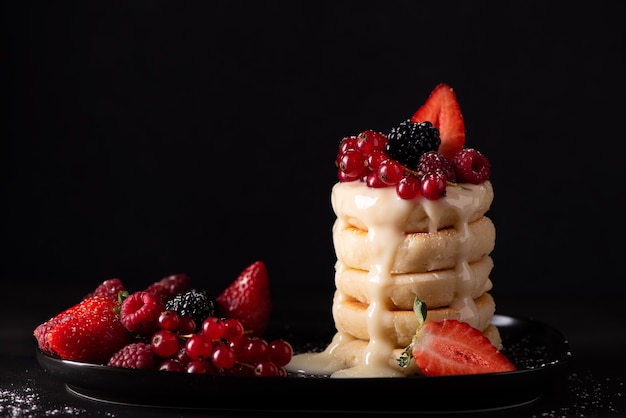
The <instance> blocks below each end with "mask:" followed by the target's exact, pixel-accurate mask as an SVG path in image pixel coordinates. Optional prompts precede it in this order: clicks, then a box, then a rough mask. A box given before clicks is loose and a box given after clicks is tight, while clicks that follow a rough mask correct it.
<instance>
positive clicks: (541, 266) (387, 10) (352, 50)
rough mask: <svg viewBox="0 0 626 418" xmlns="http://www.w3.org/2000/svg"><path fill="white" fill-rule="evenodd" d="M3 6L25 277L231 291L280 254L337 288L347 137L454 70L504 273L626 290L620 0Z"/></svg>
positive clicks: (12, 223) (11, 171)
mask: <svg viewBox="0 0 626 418" xmlns="http://www.w3.org/2000/svg"><path fill="white" fill-rule="evenodd" d="M563 4H565V3H563ZM3 8H4V21H3V38H4V39H5V47H6V53H5V54H4V55H3V56H4V57H6V58H5V59H4V60H3V61H4V64H3V68H4V70H3V71H5V72H6V73H5V74H3V76H2V78H3V80H4V88H5V90H6V94H4V95H3V96H4V97H5V100H6V105H7V106H6V109H7V110H5V113H4V115H5V116H6V117H7V121H6V124H5V129H6V130H5V133H4V134H3V136H4V139H3V141H2V206H3V208H4V216H3V217H2V238H3V242H4V250H3V251H4V252H3V256H2V278H3V280H6V281H7V283H13V284H18V283H35V282H37V283H38V284H47V285H48V286H67V288H68V292H74V293H77V294H82V293H85V292H87V291H89V290H91V289H92V288H93V287H95V285H97V284H98V283H99V282H101V281H103V280H105V279H107V278H111V277H119V278H121V279H122V280H123V281H124V282H125V283H126V284H127V287H129V288H131V289H138V288H141V287H144V286H146V285H148V284H149V283H151V282H153V281H155V280H158V279H160V278H161V277H163V276H166V275H168V274H172V273H176V272H186V273H188V274H190V275H191V277H192V279H193V280H194V281H195V282H196V283H198V284H200V285H202V286H205V287H208V288H209V289H214V291H215V292H218V291H219V290H220V289H221V288H223V287H225V286H226V285H227V284H228V283H230V282H231V281H232V280H233V279H234V278H235V277H236V276H237V275H238V274H239V272H240V271H242V270H243V269H244V268H245V267H246V266H248V265H249V264H251V263H252V262H253V261H255V260H263V261H264V262H265V263H266V265H267V267H268V270H269V273H270V280H271V282H272V286H273V287H274V289H279V291H285V292H286V293H291V294H296V295H297V292H302V291H306V289H307V287H308V286H315V287H316V288H318V289H326V290H328V292H329V293H330V292H332V290H333V289H334V281H333V265H334V261H335V258H334V252H333V248H332V241H331V226H332V223H333V220H334V215H333V213H332V209H331V207H330V200H329V199H330V189H331V187H332V185H333V184H334V182H335V181H336V177H335V167H334V158H335V155H336V149H337V145H338V142H339V140H340V139H341V137H343V136H345V135H349V134H357V133H358V132H360V131H362V130H365V129H375V130H380V131H388V130H389V129H390V128H391V127H392V126H394V125H395V124H397V123H398V122H400V121H401V120H403V119H405V118H407V117H409V116H411V115H412V114H413V112H414V111H415V110H416V109H417V108H418V107H419V106H420V105H421V104H422V103H423V102H424V100H425V99H426V97H427V95H428V94H429V92H430V91H431V90H432V88H433V87H434V86H435V85H436V84H437V83H439V82H447V83H449V84H450V85H451V86H452V87H453V88H454V89H455V91H456V93H457V97H458V100H459V102H460V105H461V108H462V111H463V114H464V117H465V123H466V128H467V145H468V146H472V147H475V148H478V149H480V150H481V151H483V152H484V153H485V154H486V155H487V156H488V157H489V158H490V161H491V164H492V182H493V184H494V188H495V194H496V198H495V201H494V204H493V206H492V209H491V211H490V212H489V215H490V217H491V218H492V219H493V221H494V223H495V224H496V228H497V241H496V249H495V251H494V252H493V254H492V255H493V257H494V261H495V268H494V271H493V274H492V280H493V282H494V290H495V289H498V291H501V292H518V291H519V292H528V291H543V290H546V291H556V292H557V293H558V292H560V291H561V290H564V289H566V290H572V291H577V292H582V293H584V292H587V291H591V290H602V291H608V292H624V291H625V290H626V285H625V283H624V282H625V280H624V279H625V278H624V267H623V264H622V260H623V250H624V241H623V239H624V238H623V237H624V232H625V231H624V219H623V216H624V203H623V201H624V199H623V191H624V180H623V175H622V172H623V167H624V163H623V157H622V154H621V151H620V149H621V148H622V147H623V142H624V127H623V123H624V110H625V107H624V97H625V94H626V88H625V84H624V73H625V72H626V68H625V66H624V58H625V57H624V51H625V45H624V29H623V28H624V25H623V15H622V14H621V10H622V8H621V7H620V6H618V3H617V2H608V1H604V2H602V1H601V2H595V3H593V6H589V7H582V6H581V7H577V6H569V7H567V8H563V7H562V6H557V5H556V4H553V3H552V2H542V1H530V2H528V1H512V2H495V1H494V2H487V1H472V2H461V1H460V2H448V1H441V2H436V1H434V2H433V1H429V2H420V1H386V2H371V3H370V2H346V1H337V2H334V1H294V2H287V1H285V2H276V1H264V2H240V1H206V2H193V1H121V2H117V1H113V2H110V1H102V2H100V1H87V2H84V1H76V2H68V1H55V2H31V1H5V2H4V3H3ZM292 290H293V291H295V293H292V292H291V291H292ZM296 298H297V296H296ZM321 303H328V304H329V300H324V301H323V302H321Z"/></svg>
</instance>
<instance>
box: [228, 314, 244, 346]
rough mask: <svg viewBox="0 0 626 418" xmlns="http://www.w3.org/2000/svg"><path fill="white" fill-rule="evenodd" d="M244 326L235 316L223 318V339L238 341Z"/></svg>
mask: <svg viewBox="0 0 626 418" xmlns="http://www.w3.org/2000/svg"><path fill="white" fill-rule="evenodd" d="M243 333H244V327H243V324H242V323H241V321H239V320H238V319H235V318H227V319H225V320H224V339H225V340H226V341H231V342H232V341H238V340H239V339H240V338H241V337H243Z"/></svg>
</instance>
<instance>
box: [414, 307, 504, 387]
mask: <svg viewBox="0 0 626 418" xmlns="http://www.w3.org/2000/svg"><path fill="white" fill-rule="evenodd" d="M412 355H413V358H414V359H415V363H416V364H417V366H418V367H419V368H420V370H421V371H422V373H424V375H426V376H448V375H459V374H478V373H495V372H510V371H513V370H515V366H514V365H513V363H511V362H510V361H509V359H508V358H507V357H506V356H505V355H504V354H502V353H501V352H500V351H498V349H497V348H496V347H495V346H494V345H493V344H491V341H489V339H488V338H487V337H485V336H484V335H483V333H482V332H480V330H478V329H476V328H474V327H472V326H471V325H469V324H468V323H467V322H462V321H457V320H456V319H446V320H443V321H438V322H426V323H425V324H424V326H423V327H422V328H421V329H420V330H419V332H418V333H417V334H416V336H415V338H414V340H413V350H412Z"/></svg>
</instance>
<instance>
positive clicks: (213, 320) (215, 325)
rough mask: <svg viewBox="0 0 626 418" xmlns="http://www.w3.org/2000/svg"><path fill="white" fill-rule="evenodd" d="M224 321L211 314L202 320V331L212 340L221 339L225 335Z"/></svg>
mask: <svg viewBox="0 0 626 418" xmlns="http://www.w3.org/2000/svg"><path fill="white" fill-rule="evenodd" d="M224 331H225V327H224V323H223V322H222V320H221V319H220V318H218V317H216V316H210V317H208V318H207V319H205V320H204V321H202V327H201V332H202V335H205V336H206V337H207V338H210V339H212V340H219V339H220V338H222V337H223V336H224Z"/></svg>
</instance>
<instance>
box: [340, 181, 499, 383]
mask: <svg viewBox="0 0 626 418" xmlns="http://www.w3.org/2000/svg"><path fill="white" fill-rule="evenodd" d="M492 200H493V189H492V185H491V183H490V182H488V181H487V182H485V183H483V184H480V185H463V187H461V186H449V187H448V192H447V196H446V197H445V198H442V199H439V200H436V201H429V200H426V199H413V200H410V201H406V200H402V199H400V198H398V197H397V196H396V195H395V190H394V188H380V189H373V188H368V187H367V186H365V185H363V183H360V182H351V183H348V182H346V183H338V184H336V185H335V187H334V188H333V193H332V205H333V210H334V211H335V214H336V215H337V219H336V221H335V224H334V226H333V243H334V248H335V253H336V256H337V263H336V266H335V285H336V292H335V296H334V299H333V306H332V313H333V318H334V321H335V327H336V329H337V334H336V336H335V339H334V340H333V341H334V342H333V344H332V347H333V349H332V351H333V355H334V356H335V357H337V358H339V359H340V360H341V361H343V362H344V363H345V364H346V365H347V366H348V367H354V366H356V365H362V364H363V363H364V362H366V361H367V360H366V358H367V357H368V356H372V355H380V353H381V350H383V351H384V350H387V351H389V352H390V353H386V354H384V353H383V355H387V356H389V364H390V365H391V366H393V367H398V366H397V357H398V356H399V353H401V352H402V351H403V350H404V348H406V347H407V346H408V345H409V344H410V343H411V340H412V338H413V336H414V335H415V332H416V330H417V326H418V319H417V316H416V314H415V312H414V311H413V305H414V301H415V298H416V297H418V298H419V299H421V300H422V301H423V302H425V303H426V306H427V308H428V310H427V317H426V320H427V321H441V320H444V319H457V320H461V321H465V322H468V323H469V324H470V325H472V326H474V327H475V328H478V329H480V330H481V331H482V332H483V334H484V335H486V336H487V338H489V340H490V341H491V342H492V343H493V344H494V345H495V346H496V347H498V348H501V345H502V342H501V340H500V336H499V333H498V330H497V328H495V326H494V325H492V324H491V319H492V317H493V315H494V312H495V302H494V299H493V298H492V296H491V295H490V294H489V293H488V292H489V290H490V289H491V288H492V282H491V280H490V278H489V276H490V273H491V270H492V268H493V260H492V258H491V256H490V253H491V251H492V250H493V249H494V246H495V227H494V225H493V223H492V221H491V220H490V219H489V218H488V217H487V216H485V213H486V212H487V210H488V209H489V207H490V205H491V203H492ZM402 372H403V373H413V372H415V370H413V369H408V370H406V369H405V370H402Z"/></svg>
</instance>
